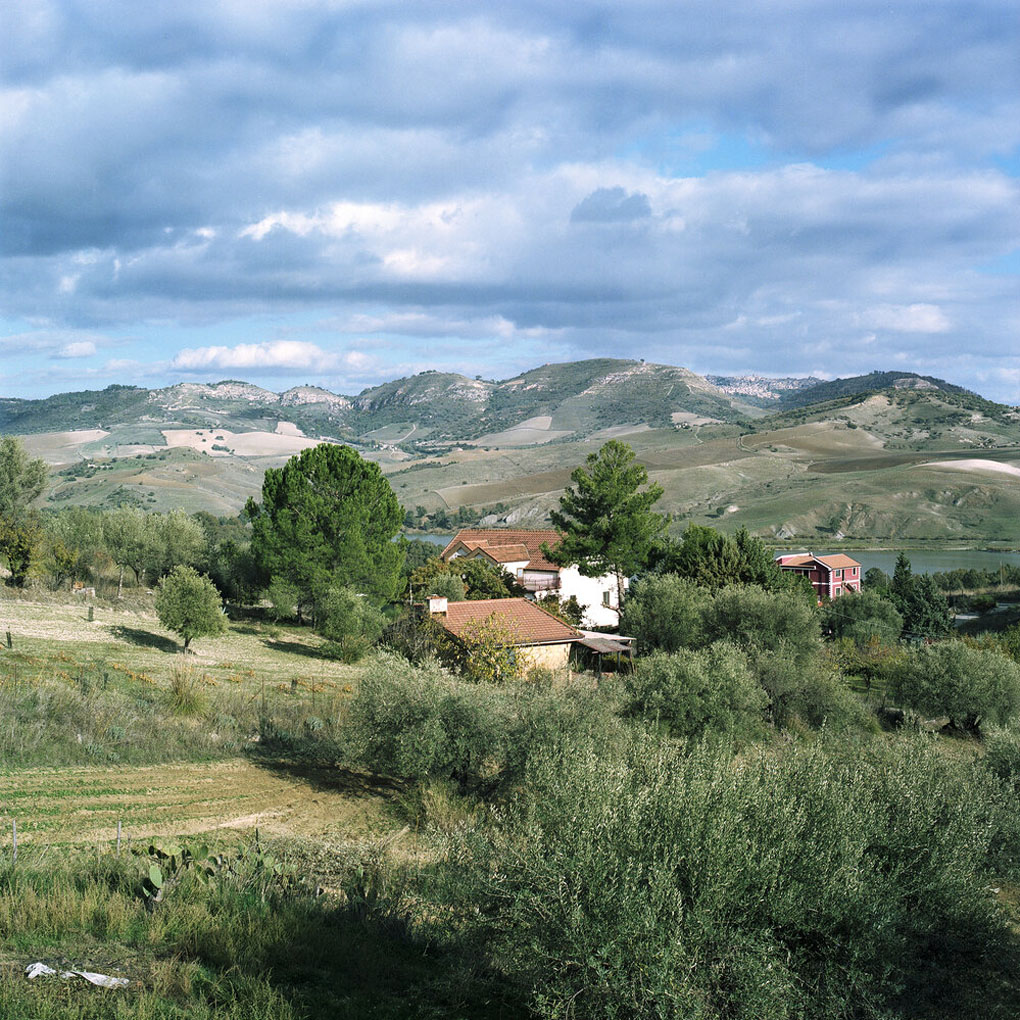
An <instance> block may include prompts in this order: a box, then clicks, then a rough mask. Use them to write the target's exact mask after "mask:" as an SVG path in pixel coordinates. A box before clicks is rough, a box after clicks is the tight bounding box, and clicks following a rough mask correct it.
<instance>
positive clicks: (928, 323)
mask: <svg viewBox="0 0 1020 1020" xmlns="http://www.w3.org/2000/svg"><path fill="white" fill-rule="evenodd" d="M860 320H861V323H862V324H863V325H865V326H867V327H869V328H870V329H890V330H893V331H895V332H897V333H948V332H949V330H950V329H951V328H952V323H951V322H950V321H949V317H948V316H947V315H946V314H945V312H943V311H942V309H941V308H939V307H938V305H925V304H917V305H879V306H876V307H875V308H869V309H867V310H866V311H864V312H863V313H862V314H861V316H860Z"/></svg>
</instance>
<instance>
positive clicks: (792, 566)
mask: <svg viewBox="0 0 1020 1020" xmlns="http://www.w3.org/2000/svg"><path fill="white" fill-rule="evenodd" d="M776 563H777V564H779V568H780V569H781V570H788V571H790V572H791V573H793V574H802V575H803V576H804V577H806V578H808V580H809V581H810V582H811V584H812V585H813V586H814V589H815V594H816V595H817V596H818V601H819V602H822V601H823V600H824V599H835V598H839V596H840V595H845V594H846V593H847V592H848V591H860V590H861V565H860V564H859V563H858V562H857V560H854V559H851V558H850V557H849V556H844V555H843V554H842V553H837V554H836V555H834V556H815V555H814V554H813V553H794V554H792V555H788V556H777V557H776Z"/></svg>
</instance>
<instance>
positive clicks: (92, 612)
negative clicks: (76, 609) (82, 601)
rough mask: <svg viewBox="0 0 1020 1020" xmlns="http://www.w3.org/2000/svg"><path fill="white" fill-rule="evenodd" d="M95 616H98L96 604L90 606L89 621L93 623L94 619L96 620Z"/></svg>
mask: <svg viewBox="0 0 1020 1020" xmlns="http://www.w3.org/2000/svg"><path fill="white" fill-rule="evenodd" d="M95 618H96V609H95V606H89V623H92V621H93V620H95Z"/></svg>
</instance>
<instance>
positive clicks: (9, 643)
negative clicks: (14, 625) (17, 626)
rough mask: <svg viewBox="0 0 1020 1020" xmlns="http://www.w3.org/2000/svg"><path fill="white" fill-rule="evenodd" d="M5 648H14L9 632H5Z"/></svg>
mask: <svg viewBox="0 0 1020 1020" xmlns="http://www.w3.org/2000/svg"><path fill="white" fill-rule="evenodd" d="M7 647H8V648H13V647H14V642H13V641H12V640H11V632H10V631H8V632H7Z"/></svg>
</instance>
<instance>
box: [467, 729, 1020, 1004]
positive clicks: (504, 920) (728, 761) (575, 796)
mask: <svg viewBox="0 0 1020 1020" xmlns="http://www.w3.org/2000/svg"><path fill="white" fill-rule="evenodd" d="M525 789H526V791H527V793H526V795H522V796H520V797H518V798H517V799H515V800H514V801H513V803H512V804H511V805H510V806H509V807H508V809H507V810H506V811H505V812H504V813H503V814H502V815H501V816H499V824H498V826H497V827H496V828H495V829H494V830H490V831H488V832H485V831H483V830H482V831H475V832H474V833H470V834H468V835H466V836H464V837H463V839H462V841H461V843H460V845H459V847H458V850H457V853H456V854H455V855H454V858H453V859H454V860H455V862H456V867H457V868H458V869H461V870H462V871H463V870H464V869H465V868H466V869H467V870H468V871H470V873H471V874H472V875H473V878H474V881H475V883H476V884H475V887H474V888H473V890H472V894H471V895H472V898H473V900H474V902H475V903H476V904H479V905H481V908H482V915H481V917H480V919H479V929H480V932H479V934H480V936H484V938H485V939H486V944H487V945H488V947H489V951H490V952H491V953H492V954H493V957H494V959H496V960H497V961H499V962H500V963H501V965H502V966H503V967H505V968H506V969H507V970H508V971H509V972H510V973H512V974H513V975H515V976H516V979H517V980H518V981H520V982H521V983H522V984H523V985H524V986H525V987H527V988H529V989H530V990H531V993H532V997H533V1004H534V1009H535V1012H536V1013H537V1015H539V1016H542V1017H546V1018H549V1020H553V1018H556V1020H560V1018H566V1017H575V1016H576V1017H581V1016H584V1017H587V1018H603V1017H604V1018H609V1017H613V1018H619V1017H691V1018H701V1020H709V1018H712V1020H715V1018H723V1017H726V1018H752V1017H753V1018H765V1017H767V1018H769V1020H784V1018H791V1020H792V1018H795V1017H817V1018H821V1017H825V1018H850V1017H853V1018H866V1017H874V1018H878V1017H890V1016H895V1015H900V1014H898V1012H897V1007H898V1005H899V1004H902V1003H906V1002H909V1003H912V1004H913V1005H914V1006H918V1005H920V1006H921V1007H922V1008H921V1012H920V1013H919V1014H917V1015H926V1016H928V1015H931V1013H930V1012H926V1011H925V1009H924V1004H925V1003H927V1004H928V1005H932V1004H939V1003H940V1002H941V1001H942V999H943V997H945V996H946V995H950V996H952V994H953V993H954V990H955V991H957V992H958V991H959V988H960V987H967V986H968V985H967V983H968V982H973V981H974V980H975V978H974V967H975V961H977V960H979V959H981V958H982V957H983V956H984V955H985V954H987V953H988V952H989V951H991V950H993V949H994V947H995V946H997V945H1002V944H1003V942H1004V940H1005V939H1006V937H1007V935H1006V931H1005V926H1004V924H1003V922H1002V921H1001V920H1000V916H999V912H998V908H997V905H996V904H995V903H994V901H993V897H992V895H991V893H990V892H989V890H988V888H987V884H988V883H987V879H986V877H985V868H986V865H987V860H988V854H989V851H990V850H991V848H992V846H993V844H994V842H995V838H996V837H995V831H996V826H995V822H994V818H993V816H994V815H995V809H994V807H993V804H994V802H995V801H996V800H997V798H998V797H999V793H998V792H997V788H996V787H995V785H994V784H993V783H992V782H991V781H990V780H988V779H987V778H985V777H983V776H982V775H981V774H980V773H979V772H978V771H976V770H975V771H972V770H968V769H966V768H963V767H961V766H959V765H956V764H953V763H948V762H946V761H945V760H944V758H943V757H942V756H940V754H939V753H938V752H937V750H936V749H935V748H933V747H932V746H931V745H929V744H925V743H922V742H920V741H918V742H912V743H901V744H899V745H897V746H894V747H884V746H882V745H881V744H879V743H878V742H872V743H868V744H862V745H861V746H855V747H851V748H845V749H837V748H835V747H833V746H828V747H827V746H823V745H822V744H819V743H815V744H813V745H811V746H798V745H794V746H792V747H790V748H789V749H787V750H786V751H785V752H784V753H776V752H775V751H774V750H770V749H761V750H758V751H754V752H751V753H748V754H743V755H740V756H737V757H734V756H733V754H732V751H731V750H730V749H729V748H726V747H719V746H716V747H710V746H708V745H705V744H701V745H698V746H695V747H693V748H691V749H689V750H683V749H675V748H674V749H668V748H666V747H664V746H663V745H661V744H658V743H648V742H646V743H644V744H642V743H640V742H638V743H636V744H635V745H634V746H633V747H632V748H631V750H630V751H629V752H628V753H626V754H621V755H617V756H613V757H610V758H607V757H606V755H605V754H604V753H603V752H601V751H596V750H594V749H592V748H590V747H588V748H585V747H579V746H576V745H575V746H571V747H565V748H560V749H557V750H554V751H552V752H550V753H545V754H542V755H539V756H536V757H535V759H534V760H533V761H532V762H531V763H530V766H529V768H528V770H527V778H526V783H525ZM954 982H959V983H961V984H959V985H954ZM977 994H980V993H979V992H978V993H977Z"/></svg>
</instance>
